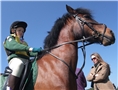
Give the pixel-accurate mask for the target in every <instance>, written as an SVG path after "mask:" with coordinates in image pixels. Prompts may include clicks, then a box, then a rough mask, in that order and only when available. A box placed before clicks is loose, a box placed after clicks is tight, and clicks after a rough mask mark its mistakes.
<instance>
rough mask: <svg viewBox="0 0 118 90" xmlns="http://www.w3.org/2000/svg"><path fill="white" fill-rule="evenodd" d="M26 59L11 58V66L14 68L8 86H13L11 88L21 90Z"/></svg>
mask: <svg viewBox="0 0 118 90" xmlns="http://www.w3.org/2000/svg"><path fill="white" fill-rule="evenodd" d="M26 61H27V60H26V59H22V58H13V59H11V60H10V62H9V67H10V68H11V69H12V73H11V75H10V77H9V80H8V86H9V87H10V88H11V90H19V89H18V88H19V85H20V77H21V74H22V72H23V69H24V63H25V62H26Z"/></svg>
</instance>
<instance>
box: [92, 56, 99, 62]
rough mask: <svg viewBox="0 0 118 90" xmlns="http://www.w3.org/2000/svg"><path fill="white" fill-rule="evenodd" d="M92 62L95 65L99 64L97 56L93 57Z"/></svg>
mask: <svg viewBox="0 0 118 90" xmlns="http://www.w3.org/2000/svg"><path fill="white" fill-rule="evenodd" d="M91 60H92V61H93V63H94V64H96V63H98V59H97V58H96V57H95V56H91Z"/></svg>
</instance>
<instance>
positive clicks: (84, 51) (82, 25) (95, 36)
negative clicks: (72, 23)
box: [43, 14, 110, 79]
mask: <svg viewBox="0 0 118 90" xmlns="http://www.w3.org/2000/svg"><path fill="white" fill-rule="evenodd" d="M73 17H74V18H75V19H76V21H77V22H78V24H79V25H80V27H81V30H82V33H83V38H82V39H79V40H74V41H69V42H64V43H62V44H59V45H56V46H53V47H50V48H45V49H44V50H43V51H45V52H47V53H48V54H50V55H52V56H53V57H55V58H56V59H58V60H60V61H62V62H63V63H64V64H65V65H66V66H67V67H68V68H69V70H70V71H71V72H72V74H73V75H74V76H75V78H76V79H77V78H78V75H79V74H80V72H81V71H82V69H83V67H84V65H85V60H86V50H85V46H88V45H90V44H93V42H91V43H90V42H87V40H89V39H91V38H98V37H102V41H101V42H100V44H102V42H103V39H104V37H105V38H107V39H108V40H110V38H109V37H107V36H105V35H104V34H105V32H106V28H107V26H106V25H105V24H102V23H93V22H86V21H84V20H82V19H81V17H79V16H78V14H74V15H73ZM90 24H94V25H104V31H103V33H102V34H100V33H99V32H98V31H97V30H95V29H94V28H93V27H92V26H91V25H90ZM84 25H87V26H88V27H89V28H90V29H91V30H92V31H93V32H94V34H93V35H92V36H90V37H86V36H85V33H84ZM75 42H82V43H83V46H80V47H78V48H81V49H82V52H83V57H84V62H83V64H82V67H81V68H80V70H79V72H78V73H77V75H76V74H75V72H74V71H73V70H72V68H71V67H70V66H69V65H68V64H67V63H66V62H65V61H64V60H62V59H61V58H59V57H58V56H56V55H54V54H53V53H51V52H50V50H52V49H55V48H58V47H60V46H62V45H65V44H72V43H75Z"/></svg>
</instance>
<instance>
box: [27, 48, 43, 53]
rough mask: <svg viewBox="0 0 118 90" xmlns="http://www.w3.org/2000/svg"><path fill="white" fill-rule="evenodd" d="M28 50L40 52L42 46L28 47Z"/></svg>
mask: <svg viewBox="0 0 118 90" xmlns="http://www.w3.org/2000/svg"><path fill="white" fill-rule="evenodd" d="M29 51H31V52H40V51H42V47H40V48H30V49H29Z"/></svg>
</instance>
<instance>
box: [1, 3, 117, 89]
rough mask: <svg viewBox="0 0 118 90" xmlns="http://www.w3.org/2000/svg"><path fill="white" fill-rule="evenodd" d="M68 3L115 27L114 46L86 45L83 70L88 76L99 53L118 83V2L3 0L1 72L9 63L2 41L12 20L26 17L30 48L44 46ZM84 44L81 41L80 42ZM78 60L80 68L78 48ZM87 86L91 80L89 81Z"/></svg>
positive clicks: (108, 25) (80, 55)
mask: <svg viewBox="0 0 118 90" xmlns="http://www.w3.org/2000/svg"><path fill="white" fill-rule="evenodd" d="M66 4H67V5H69V6H71V7H73V8H78V7H83V8H87V9H90V10H91V11H92V15H93V16H94V19H95V20H96V21H98V22H100V23H104V24H106V25H107V27H109V28H110V29H112V30H113V32H114V33H115V36H116V42H115V44H113V45H111V46H107V47H105V46H102V45H99V44H93V45H90V46H87V47H86V64H85V67H84V69H83V72H84V74H85V76H87V74H88V73H89V71H90V68H91V66H92V65H93V63H92V61H91V59H90V54H91V53H93V52H98V53H100V55H101V56H102V58H103V59H104V60H105V61H106V62H107V63H109V64H110V67H111V75H110V80H111V81H112V82H113V83H114V84H115V85H116V86H118V78H117V76H118V66H117V65H118V57H117V50H118V48H117V42H118V40H117V30H118V28H117V24H118V7H117V4H118V2H117V1H114V2H113V1H9V2H8V1H2V2H1V40H0V41H1V60H0V64H1V65H0V66H1V68H0V72H3V71H4V68H5V67H6V66H7V65H8V62H7V56H6V53H5V50H4V48H3V45H2V43H3V41H4V39H5V38H6V37H7V36H8V35H9V28H10V25H11V23H12V22H14V21H16V20H23V21H26V22H27V23H28V27H27V31H26V33H25V36H24V38H25V41H27V43H28V44H29V46H31V47H43V41H44V39H45V37H46V36H47V31H50V30H51V28H52V26H53V25H54V22H55V21H56V20H57V19H58V18H59V17H61V16H62V15H63V14H65V13H67V11H66ZM78 45H81V44H78ZM78 52H79V54H78V56H79V59H78V63H77V67H81V66H82V63H83V55H82V51H81V50H80V49H79V50H78ZM87 84H88V85H87V88H90V83H89V82H87Z"/></svg>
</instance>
